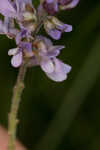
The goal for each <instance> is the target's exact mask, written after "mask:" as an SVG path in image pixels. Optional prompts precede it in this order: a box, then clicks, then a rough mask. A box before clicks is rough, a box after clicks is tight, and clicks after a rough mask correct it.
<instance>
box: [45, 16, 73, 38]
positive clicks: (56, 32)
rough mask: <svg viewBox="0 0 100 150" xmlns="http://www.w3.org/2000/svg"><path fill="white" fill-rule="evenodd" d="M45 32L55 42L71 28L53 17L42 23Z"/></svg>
mask: <svg viewBox="0 0 100 150" xmlns="http://www.w3.org/2000/svg"><path fill="white" fill-rule="evenodd" d="M44 28H45V30H46V32H47V33H48V34H49V35H50V36H51V37H52V38H53V39H55V40H59V39H60V37H61V34H62V33H63V32H71V31H72V26H71V25H68V24H64V23H63V22H61V21H60V20H58V19H57V18H56V17H54V16H49V17H48V19H47V20H46V21H45V22H44Z"/></svg>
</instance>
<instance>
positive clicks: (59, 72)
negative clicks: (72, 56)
mask: <svg viewBox="0 0 100 150" xmlns="http://www.w3.org/2000/svg"><path fill="white" fill-rule="evenodd" d="M54 63H55V70H54V71H53V72H52V73H46V75H47V76H48V77H49V78H50V79H51V80H54V81H56V82H62V81H64V80H66V79H67V73H69V72H70V70H71V66H69V65H67V64H64V63H63V62H61V61H60V60H58V59H56V58H55V59H54Z"/></svg>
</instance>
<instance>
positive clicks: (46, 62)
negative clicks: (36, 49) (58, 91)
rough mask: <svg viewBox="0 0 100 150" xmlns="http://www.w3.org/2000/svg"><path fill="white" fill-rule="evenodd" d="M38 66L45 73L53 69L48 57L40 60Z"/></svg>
mask: <svg viewBox="0 0 100 150" xmlns="http://www.w3.org/2000/svg"><path fill="white" fill-rule="evenodd" d="M40 66H41V68H42V70H43V71H44V72H45V73H52V72H53V71H54V64H53V62H52V61H51V60H50V59H47V60H44V59H43V60H42V61H41V62H40Z"/></svg>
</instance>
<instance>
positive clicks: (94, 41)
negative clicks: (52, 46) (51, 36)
mask: <svg viewBox="0 0 100 150" xmlns="http://www.w3.org/2000/svg"><path fill="white" fill-rule="evenodd" d="M34 1H35V0H34ZM35 2H36V3H37V1H35ZM58 18H59V19H61V20H62V21H64V22H65V23H68V24H72V25H73V31H72V32H71V33H64V34H63V36H62V38H61V40H60V41H57V42H56V41H54V43H56V44H62V45H63V44H64V45H66V48H65V49H64V50H63V51H62V52H61V54H60V56H59V58H60V59H62V60H63V61H64V62H65V63H68V64H70V65H71V66H72V71H71V73H70V74H69V76H68V79H67V80H66V81H64V82H62V83H55V82H53V81H51V80H49V79H48V78H47V77H46V76H45V74H44V73H43V72H42V71H41V69H40V68H39V67H33V68H31V69H29V70H28V72H27V76H26V78H25V85H26V88H25V90H24V92H23V96H22V101H21V105H20V109H19V114H18V118H19V119H20V124H19V126H18V130H17V136H18V138H19V139H20V141H21V142H22V143H23V144H24V145H25V146H26V147H28V149H29V150H66V149H67V150H80V149H81V150H84V149H85V150H100V1H99V0H95V1H94V0H80V3H79V5H78V6H77V7H76V8H74V9H72V10H70V11H63V12H62V13H60V14H58ZM14 47H16V45H15V43H14V41H11V40H9V39H8V38H7V37H5V36H0V124H1V125H3V126H4V127H6V128H7V118H8V112H9V111H10V104H11V96H12V88H13V86H14V84H15V81H16V77H17V74H18V69H14V68H13V67H11V65H10V59H11V58H10V57H9V56H8V54H7V53H8V50H9V49H11V48H14Z"/></svg>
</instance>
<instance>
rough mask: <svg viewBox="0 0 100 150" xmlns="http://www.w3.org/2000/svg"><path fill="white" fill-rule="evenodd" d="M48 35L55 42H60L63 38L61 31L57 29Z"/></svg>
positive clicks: (50, 31)
mask: <svg viewBox="0 0 100 150" xmlns="http://www.w3.org/2000/svg"><path fill="white" fill-rule="evenodd" d="M48 34H49V35H50V36H51V37H52V38H53V39H54V40H59V39H60V37H61V31H59V30H57V29H52V30H49V31H48Z"/></svg>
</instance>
